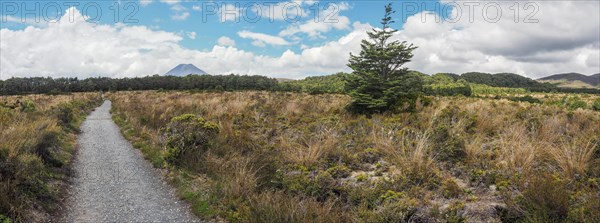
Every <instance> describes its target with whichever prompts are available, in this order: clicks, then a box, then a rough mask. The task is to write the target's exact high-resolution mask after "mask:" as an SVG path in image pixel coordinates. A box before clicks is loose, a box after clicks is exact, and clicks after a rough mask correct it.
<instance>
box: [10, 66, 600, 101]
mask: <svg viewBox="0 0 600 223" xmlns="http://www.w3.org/2000/svg"><path fill="white" fill-rule="evenodd" d="M411 72H412V73H414V74H417V75H418V76H420V77H421V78H423V83H424V84H425V86H424V91H425V92H424V93H425V94H431V95H465V96H469V95H471V94H472V91H480V90H481V89H482V86H490V87H496V88H514V89H522V90H523V89H524V90H526V91H530V92H562V93H590V94H600V89H593V88H559V87H557V86H556V85H553V84H550V83H540V82H537V81H535V80H532V79H530V78H526V77H523V76H520V75H518V74H511V73H500V74H488V73H478V72H469V73H464V74H461V75H458V74H452V73H438V74H434V75H431V76H430V75H427V74H423V73H420V72H416V71H411ZM347 75H348V74H347V73H336V74H333V75H328V76H316V77H307V78H305V79H302V80H294V81H286V82H281V83H279V82H278V81H277V80H276V79H275V78H269V77H265V76H258V75H255V76H247V75H233V74H232V75H189V76H185V77H174V76H159V75H154V76H147V77H136V78H118V79H115V78H108V77H93V78H87V79H78V78H50V77H30V78H10V79H7V80H0V95H17V94H32V93H34V94H61V93H70V92H91V91H100V90H102V91H127V90H160V89H163V90H201V91H202V90H208V91H233V90H269V91H289V92H304V93H311V94H322V93H345V92H344V85H345V78H346V77H347ZM484 90H485V89H484ZM485 91H489V92H491V93H493V92H494V91H493V90H492V89H487V90H485ZM484 93H485V92H484Z"/></svg>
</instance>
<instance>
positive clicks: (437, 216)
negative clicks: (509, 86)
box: [109, 91, 600, 222]
mask: <svg viewBox="0 0 600 223" xmlns="http://www.w3.org/2000/svg"><path fill="white" fill-rule="evenodd" d="M516 93H517V95H503V96H501V97H500V96H497V95H496V96H494V95H493V94H495V93H493V92H490V94H492V95H489V96H478V97H428V98H425V99H422V100H420V102H419V103H418V106H417V111H416V112H414V113H401V114H381V115H373V116H372V117H366V116H359V115H352V114H349V113H348V112H347V111H346V110H345V108H344V107H345V106H346V105H347V104H348V103H349V101H350V98H349V97H347V96H344V95H334V94H324V95H308V94H299V93H270V92H225V93H195V94H194V93H185V92H153V91H143V92H119V93H112V94H110V95H109V98H110V99H111V100H112V101H113V119H114V120H115V121H116V122H117V124H119V125H120V126H121V129H122V132H123V133H124V135H125V136H126V137H127V138H128V139H129V140H131V141H132V143H133V144H134V145H135V146H136V147H137V148H139V149H141V150H142V151H143V152H144V154H145V155H146V156H147V159H149V160H150V161H151V162H152V163H153V164H154V165H155V166H156V167H161V168H165V169H167V170H169V171H168V172H169V173H168V175H169V178H170V180H171V182H172V184H173V185H174V186H175V187H176V188H177V191H178V193H179V195H180V196H181V197H182V198H184V199H185V200H187V201H188V202H190V203H191V205H192V208H193V211H194V213H195V214H197V215H198V216H200V217H202V218H204V219H220V220H226V221H229V222H405V221H417V222H421V221H423V222H463V221H474V222H500V221H503V222H504V221H508V222H511V221H521V222H590V221H594V220H595V219H599V218H600V216H599V214H600V213H599V212H598V211H597V210H600V178H599V177H600V113H599V112H598V111H594V110H593V109H592V108H593V106H592V104H593V103H594V101H598V100H600V99H598V96H593V95H561V94H537V95H520V94H519V93H523V92H520V91H517V92H516ZM186 114H187V115H186Z"/></svg>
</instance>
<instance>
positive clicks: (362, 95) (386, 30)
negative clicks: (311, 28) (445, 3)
mask: <svg viewBox="0 0 600 223" xmlns="http://www.w3.org/2000/svg"><path fill="white" fill-rule="evenodd" d="M393 13H395V11H394V10H393V9H392V4H391V3H390V4H388V5H387V6H385V15H384V17H383V19H382V20H381V25H382V27H381V28H380V29H375V28H374V29H373V30H372V31H370V32H367V34H368V35H369V39H368V40H363V41H362V42H361V47H362V50H361V52H360V54H359V55H353V54H352V53H350V61H349V64H348V66H349V67H350V68H352V69H353V70H354V72H353V73H352V75H349V76H348V78H347V79H346V91H347V92H348V93H349V95H350V96H351V97H352V103H351V104H350V105H349V109H350V110H351V111H353V112H356V113H379V112H384V111H388V110H406V109H410V108H412V107H414V103H415V101H416V99H417V97H418V96H419V94H420V92H422V86H423V84H422V80H421V78H420V77H418V76H416V75H413V74H410V73H409V72H408V68H406V67H402V66H403V65H404V64H405V63H407V62H409V61H410V59H411V58H412V57H413V54H412V51H413V50H415V49H416V48H417V47H416V46H414V45H413V44H407V43H406V41H402V42H400V41H398V40H396V41H390V38H391V37H392V36H393V35H394V33H396V32H397V30H394V29H392V28H391V27H390V25H391V24H393V23H394V20H393V19H392V17H391V16H392V14H393Z"/></svg>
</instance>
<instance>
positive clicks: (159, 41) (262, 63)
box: [0, 10, 364, 79]
mask: <svg viewBox="0 0 600 223" xmlns="http://www.w3.org/2000/svg"><path fill="white" fill-rule="evenodd" d="M74 11H75V12H76V13H75V15H74V18H75V20H74V22H69V18H68V16H65V17H63V18H62V19H61V21H60V22H58V23H55V24H49V26H48V27H46V28H35V27H28V28H26V29H24V30H20V31H12V30H9V29H1V30H0V36H1V38H2V39H1V40H2V41H0V50H1V51H2V54H1V55H0V67H2V69H1V70H0V77H1V78H3V79H6V78H9V77H11V76H17V77H24V76H51V77H64V76H71V77H79V78H86V77H92V76H99V75H102V76H109V77H132V76H145V75H152V74H163V73H165V72H166V71H168V70H169V69H171V68H172V67H173V66H175V65H177V64H181V63H193V64H195V65H196V66H198V67H200V68H201V69H203V70H206V71H207V72H209V73H212V74H228V73H238V74H260V75H268V76H271V77H289V78H300V77H304V76H307V75H311V74H313V75H314V74H325V73H334V72H338V71H340V69H344V67H345V64H346V62H347V59H348V55H347V52H348V50H355V51H356V50H358V49H360V48H359V45H358V43H359V42H360V40H361V39H362V37H364V34H361V33H364V30H362V31H358V30H356V31H353V32H352V33H351V34H352V35H348V36H347V37H346V38H345V39H344V41H334V42H331V43H327V44H325V45H323V46H320V47H314V48H306V49H305V50H303V51H302V52H300V53H294V52H292V51H289V50H288V51H286V52H284V53H283V54H281V55H280V56H264V55H257V54H254V53H252V52H248V51H244V50H241V49H237V48H235V47H231V46H227V47H226V46H219V45H217V46H214V47H212V49H210V50H208V51H198V50H190V49H186V48H183V47H181V45H180V41H181V40H182V37H181V36H179V35H177V34H176V33H171V32H164V31H155V30H151V29H149V28H147V27H145V26H129V25H124V24H118V25H98V24H92V23H88V22H86V21H85V20H84V18H83V16H81V14H80V13H79V12H78V11H77V10H74ZM242 34H243V35H245V36H246V35H247V36H252V37H254V38H257V39H262V41H270V42H271V43H278V44H287V42H286V41H285V40H283V41H282V40H277V39H278V38H280V37H275V38H274V39H275V40H274V41H271V40H267V39H270V38H271V37H269V35H266V34H263V35H260V34H258V35H257V34H256V33H251V32H242ZM265 36H266V37H267V38H264V37H265ZM57 52H60V53H61V56H60V57H54V56H49V55H56V53H57ZM346 70H347V69H346Z"/></svg>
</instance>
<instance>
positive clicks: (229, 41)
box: [217, 36, 235, 46]
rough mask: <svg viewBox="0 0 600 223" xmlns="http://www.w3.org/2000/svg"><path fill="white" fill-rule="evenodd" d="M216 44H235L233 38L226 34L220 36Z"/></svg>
mask: <svg viewBox="0 0 600 223" xmlns="http://www.w3.org/2000/svg"><path fill="white" fill-rule="evenodd" d="M217 45H219V46H235V40H233V39H231V38H229V37H227V36H221V37H219V39H218V40H217Z"/></svg>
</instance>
